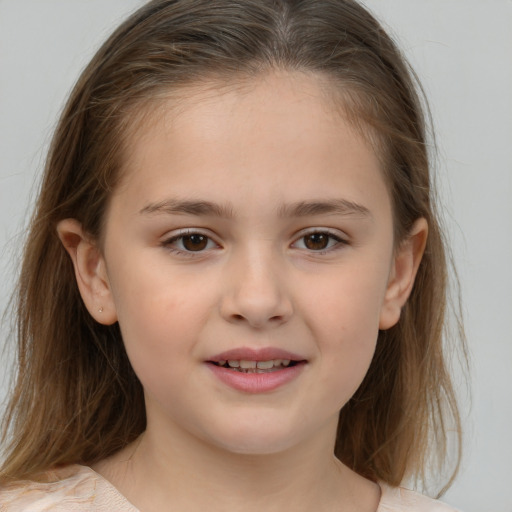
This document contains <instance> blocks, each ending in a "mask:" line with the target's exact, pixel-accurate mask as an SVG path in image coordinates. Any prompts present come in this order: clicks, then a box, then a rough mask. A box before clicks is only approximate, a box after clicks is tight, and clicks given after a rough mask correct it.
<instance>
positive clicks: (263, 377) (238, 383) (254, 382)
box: [207, 362, 306, 393]
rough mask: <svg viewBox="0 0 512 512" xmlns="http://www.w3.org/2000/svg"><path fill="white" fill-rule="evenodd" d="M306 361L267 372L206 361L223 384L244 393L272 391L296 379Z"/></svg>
mask: <svg viewBox="0 0 512 512" xmlns="http://www.w3.org/2000/svg"><path fill="white" fill-rule="evenodd" d="M305 364H306V363H304V362H301V363H297V364H296V365H295V366H290V367H288V368H283V369H282V370H276V371H273V372H268V373H242V372H239V371H236V370H230V369H229V368H224V367H222V366H217V365H215V364H213V363H207V365H208V368H210V370H211V371H212V372H213V374H214V375H215V376H216V377H217V378H218V379H219V380H220V381H222V382H223V383H224V384H227V385H228V386H229V387H231V388H233V389H236V390H238V391H243V392H245V393H268V392H269V391H274V390H276V389H278V388H280V387H282V386H284V385H285V384H288V383H289V382H291V381H292V380H294V379H296V378H297V377H298V376H299V375H300V373H301V372H302V370H303V369H304V366H305Z"/></svg>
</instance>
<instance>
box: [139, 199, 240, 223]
mask: <svg viewBox="0 0 512 512" xmlns="http://www.w3.org/2000/svg"><path fill="white" fill-rule="evenodd" d="M139 213H141V214H159V213H164V214H170V215H176V214H182V215H198V216H199V215H203V216H206V215H209V216H214V217H225V218H232V217H233V209H232V208H231V207H230V206H229V205H220V204H217V203H212V202H210V201H187V200H184V201H182V200H177V199H167V200H165V201H160V202H158V203H151V204H148V205H146V206H145V207H144V208H142V210H140V212H139Z"/></svg>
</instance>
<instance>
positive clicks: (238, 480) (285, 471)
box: [95, 428, 380, 512]
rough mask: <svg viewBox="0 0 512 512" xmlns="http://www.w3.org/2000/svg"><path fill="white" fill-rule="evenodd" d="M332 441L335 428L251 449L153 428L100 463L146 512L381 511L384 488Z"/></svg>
mask: <svg viewBox="0 0 512 512" xmlns="http://www.w3.org/2000/svg"><path fill="white" fill-rule="evenodd" d="M174 434H176V433H174ZM187 437H188V438H187ZM326 439H327V440H328V442H326V441H325V440H326ZM333 444H334V433H333V432H330V433H328V435H326V433H321V434H319V435H318V436H315V437H314V438H313V439H312V440H311V441H310V442H309V443H303V444H301V446H296V447H293V448H290V449H287V450H283V451H281V452H280V453H273V454H265V455H247V454H238V453H232V452H229V451H226V450H223V449H222V448H219V447H215V446H212V445H210V444H208V443H206V442H204V441H202V440H200V439H197V438H193V439H191V438H190V435H189V434H185V438H179V437H178V438H177V437H176V435H173V436H170V437H167V436H166V435H165V434H163V433H160V435H159V433H158V431H157V429H154V430H152V429H151V428H148V430H147V431H146V432H145V433H144V434H143V435H142V436H141V438H139V440H137V441H136V442H135V443H134V444H133V445H131V446H129V447H127V448H126V449H125V450H123V451H122V452H120V453H119V454H116V455H115V456H114V457H112V458H111V459H108V460H106V461H104V462H103V463H100V464H99V465H97V466H96V467H95V469H96V470H97V471H98V472H99V473H100V474H103V476H105V477H106V478H107V479H108V480H110V481H111V482H112V483H113V484H114V486H116V487H117V488H118V489H119V491H120V492H121V493H122V494H124V495H125V496H126V497H127V499H128V500H129V501H130V502H132V503H133V504H134V505H135V506H136V507H138V508H139V509H140V510H142V511H144V512H153V511H155V512H157V511H160V510H168V509H169V508H170V505H172V507H171V508H172V509H173V510H174V509H175V510H180V511H183V512H185V511H186V512H189V511H190V512H194V511H198V510H209V511H211V512H217V511H223V512H229V511H239V510H244V511H247V512H252V511H261V510H265V511H266V512H274V511H276V512H277V511H278V510H279V511H281V510H283V509H291V510H294V511H296V512H301V511H304V512H305V511H310V510H316V511H318V512H322V511H325V512H328V511H334V510H347V511H354V512H356V511H357V512H359V511H366V510H367V511H374V510H375V509H376V508H377V504H378V500H379V492H380V491H379V489H378V486H376V485H375V484H373V483H371V482H369V481H367V480H365V479H363V478H362V477H360V476H359V475H357V474H355V473H354V472H352V471H351V470H349V469H348V468H346V467H345V466H344V465H343V464H341V463H340V462H339V461H338V460H337V459H336V458H335V457H334V455H333V453H332V451H333V450H332V447H333Z"/></svg>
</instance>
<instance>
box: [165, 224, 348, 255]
mask: <svg viewBox="0 0 512 512" xmlns="http://www.w3.org/2000/svg"><path fill="white" fill-rule="evenodd" d="M314 235H325V236H327V243H328V246H327V247H326V248H321V249H309V248H308V247H300V248H298V247H294V246H296V245H297V243H298V242H300V241H304V240H305V239H306V237H310V236H314ZM194 236H197V237H202V238H203V239H205V240H206V242H205V243H206V246H205V247H204V248H203V249H200V250H198V251H192V250H187V249H186V248H177V247H175V246H174V244H176V243H177V242H179V241H181V242H182V243H183V240H185V239H186V238H187V237H190V238H191V237H194ZM332 241H334V243H331V242H332ZM348 243H349V242H348V241H347V240H346V239H344V238H342V237H341V236H340V235H339V234H334V233H332V232H331V231H330V230H328V229H315V230H313V231H309V232H306V233H302V234H301V236H300V237H298V238H297V239H296V240H295V242H293V243H292V244H291V247H294V248H298V249H301V250H305V251H308V252H310V253H311V254H320V255H322V254H326V253H328V252H331V251H336V250H339V249H340V248H341V247H342V246H346V245H348ZM210 244H214V246H215V248H219V247H220V246H219V244H217V243H216V242H215V241H214V240H213V238H212V237H211V236H209V235H207V234H205V233H202V232H200V231H186V232H181V233H178V234H176V235H173V236H172V237H170V238H168V239H166V240H164V241H163V242H162V246H163V247H165V248H166V249H168V250H169V251H170V252H172V253H174V254H178V255H180V256H186V257H194V256H198V255H201V254H202V253H204V252H205V251H207V250H208V249H213V248H214V247H208V245H210ZM329 244H330V245H329ZM304 245H305V244H304Z"/></svg>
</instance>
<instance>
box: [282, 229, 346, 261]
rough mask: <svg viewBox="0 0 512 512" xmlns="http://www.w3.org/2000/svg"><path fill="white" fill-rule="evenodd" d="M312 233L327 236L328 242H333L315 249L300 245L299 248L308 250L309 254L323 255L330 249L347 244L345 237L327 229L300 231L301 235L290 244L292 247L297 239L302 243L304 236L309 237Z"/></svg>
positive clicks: (339, 247) (334, 249)
mask: <svg viewBox="0 0 512 512" xmlns="http://www.w3.org/2000/svg"><path fill="white" fill-rule="evenodd" d="M313 235H325V236H326V237H327V243H328V244H329V243H331V242H333V241H334V243H331V244H330V245H328V246H327V247H326V248H322V249H316V250H315V249H309V248H307V247H301V248H300V249H302V250H306V251H308V252H310V253H311V254H320V255H323V254H327V253H329V252H331V251H336V250H339V249H341V248H342V247H343V246H346V245H348V244H349V242H348V240H346V239H345V238H343V237H342V236H340V235H339V234H338V233H336V234H335V233H333V232H332V231H330V230H329V229H314V230H311V231H308V232H305V233H304V232H303V233H301V236H300V237H299V238H297V240H296V241H295V242H294V243H293V244H292V247H293V246H294V245H296V244H297V243H298V242H299V241H302V242H303V243H304V240H305V239H306V237H310V236H313Z"/></svg>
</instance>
